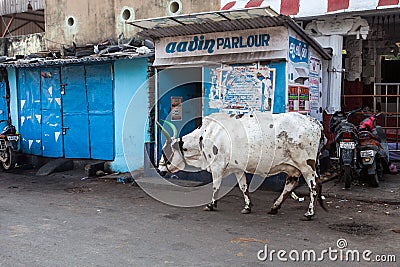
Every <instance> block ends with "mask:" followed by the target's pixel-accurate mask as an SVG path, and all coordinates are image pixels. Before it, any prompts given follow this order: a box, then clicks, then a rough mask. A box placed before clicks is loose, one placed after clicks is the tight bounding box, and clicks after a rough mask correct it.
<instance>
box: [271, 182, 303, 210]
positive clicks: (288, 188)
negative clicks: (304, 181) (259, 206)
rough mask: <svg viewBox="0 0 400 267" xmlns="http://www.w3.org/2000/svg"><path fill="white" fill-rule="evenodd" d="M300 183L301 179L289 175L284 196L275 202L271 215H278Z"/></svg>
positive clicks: (283, 192)
mask: <svg viewBox="0 0 400 267" xmlns="http://www.w3.org/2000/svg"><path fill="white" fill-rule="evenodd" d="M298 182H299V177H294V176H289V175H287V176H286V183H285V187H284V188H283V191H282V194H281V195H280V196H279V197H278V199H277V200H276V201H275V203H274V205H272V208H271V211H270V212H268V213H269V214H277V213H278V210H279V209H280V208H281V205H282V203H283V202H284V201H285V199H286V198H287V197H288V196H289V195H290V193H291V192H292V190H293V189H294V188H295V187H296V186H297V183H298Z"/></svg>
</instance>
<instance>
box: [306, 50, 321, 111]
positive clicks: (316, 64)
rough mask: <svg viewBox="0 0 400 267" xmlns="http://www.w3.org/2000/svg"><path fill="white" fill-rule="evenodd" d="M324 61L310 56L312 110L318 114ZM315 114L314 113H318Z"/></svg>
mask: <svg viewBox="0 0 400 267" xmlns="http://www.w3.org/2000/svg"><path fill="white" fill-rule="evenodd" d="M321 64H322V62H321V60H320V59H318V58H316V57H310V60H309V66H310V78H309V88H310V109H311V111H313V112H315V113H316V114H318V110H319V108H320V107H321V104H320V102H321V101H320V87H321V69H322V65H321ZM316 114H314V115H316Z"/></svg>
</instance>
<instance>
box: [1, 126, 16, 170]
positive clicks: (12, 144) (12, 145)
mask: <svg viewBox="0 0 400 267" xmlns="http://www.w3.org/2000/svg"><path fill="white" fill-rule="evenodd" d="M5 121H7V120H0V122H5ZM7 122H8V121H7ZM19 137H20V135H19V134H18V133H17V131H16V129H15V127H14V126H13V125H12V124H11V123H9V122H8V124H7V126H6V127H4V129H3V131H1V132H0V162H1V164H0V167H1V168H2V169H3V170H11V169H13V168H14V167H15V165H16V163H17V152H18V140H19Z"/></svg>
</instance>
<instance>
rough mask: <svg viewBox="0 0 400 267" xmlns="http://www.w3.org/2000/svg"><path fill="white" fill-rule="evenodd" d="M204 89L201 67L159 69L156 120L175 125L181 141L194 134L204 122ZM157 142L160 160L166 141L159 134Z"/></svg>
mask: <svg viewBox="0 0 400 267" xmlns="http://www.w3.org/2000/svg"><path fill="white" fill-rule="evenodd" d="M202 87H203V85H202V68H201V67H185V68H168V69H159V70H158V71H157V88H158V102H157V103H158V104H157V112H158V118H157V120H158V121H159V122H163V121H164V120H166V121H168V122H171V123H173V124H174V125H175V127H176V128H177V130H178V136H179V137H181V136H183V135H186V134H188V133H190V132H192V131H193V130H194V129H196V128H197V127H198V126H199V125H201V121H202V115H203V112H202V107H203V101H202V95H203V93H202V92H203V89H202ZM166 128H168V127H166ZM171 134H172V133H171ZM157 140H158V142H157V143H158V145H157V150H158V153H157V154H158V158H160V157H161V150H162V146H163V144H164V143H165V137H164V136H162V134H161V133H160V131H159V132H158V136H157Z"/></svg>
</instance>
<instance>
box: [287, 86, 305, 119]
mask: <svg viewBox="0 0 400 267" xmlns="http://www.w3.org/2000/svg"><path fill="white" fill-rule="evenodd" d="M288 99H289V111H296V112H308V111H310V90H309V88H308V87H305V86H297V85H295V86H289V97H288Z"/></svg>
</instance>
